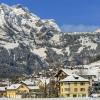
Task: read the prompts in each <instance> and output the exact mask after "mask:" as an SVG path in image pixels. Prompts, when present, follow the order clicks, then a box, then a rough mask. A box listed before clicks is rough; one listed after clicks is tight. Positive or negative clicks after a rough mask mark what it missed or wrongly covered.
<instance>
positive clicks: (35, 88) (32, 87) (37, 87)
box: [28, 86, 39, 90]
mask: <svg viewBox="0 0 100 100" xmlns="http://www.w3.org/2000/svg"><path fill="white" fill-rule="evenodd" d="M28 88H29V89H30V90H38V89H39V86H28Z"/></svg>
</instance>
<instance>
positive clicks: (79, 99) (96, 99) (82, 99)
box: [0, 98, 100, 100]
mask: <svg viewBox="0 0 100 100" xmlns="http://www.w3.org/2000/svg"><path fill="white" fill-rule="evenodd" d="M0 100H100V98H25V99H10V98H0Z"/></svg>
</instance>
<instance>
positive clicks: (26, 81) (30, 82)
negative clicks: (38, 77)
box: [21, 80, 36, 86]
mask: <svg viewBox="0 0 100 100" xmlns="http://www.w3.org/2000/svg"><path fill="white" fill-rule="evenodd" d="M21 82H22V83H24V84H26V85H28V86H31V85H36V82H35V81H34V80H25V81H21Z"/></svg>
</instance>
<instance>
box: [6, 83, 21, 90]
mask: <svg viewBox="0 0 100 100" xmlns="http://www.w3.org/2000/svg"><path fill="white" fill-rule="evenodd" d="M19 86H21V84H12V85H10V86H8V87H7V89H9V90H10V89H17V88H19Z"/></svg>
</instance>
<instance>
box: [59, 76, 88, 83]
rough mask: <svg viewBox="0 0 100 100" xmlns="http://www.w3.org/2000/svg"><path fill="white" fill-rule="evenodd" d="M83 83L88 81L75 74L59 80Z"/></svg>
mask: <svg viewBox="0 0 100 100" xmlns="http://www.w3.org/2000/svg"><path fill="white" fill-rule="evenodd" d="M83 81H86V82H87V81H89V80H88V79H85V78H83V77H81V76H78V75H76V74H72V75H70V76H68V77H66V78H65V79H63V80H61V81H60V82H83Z"/></svg>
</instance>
